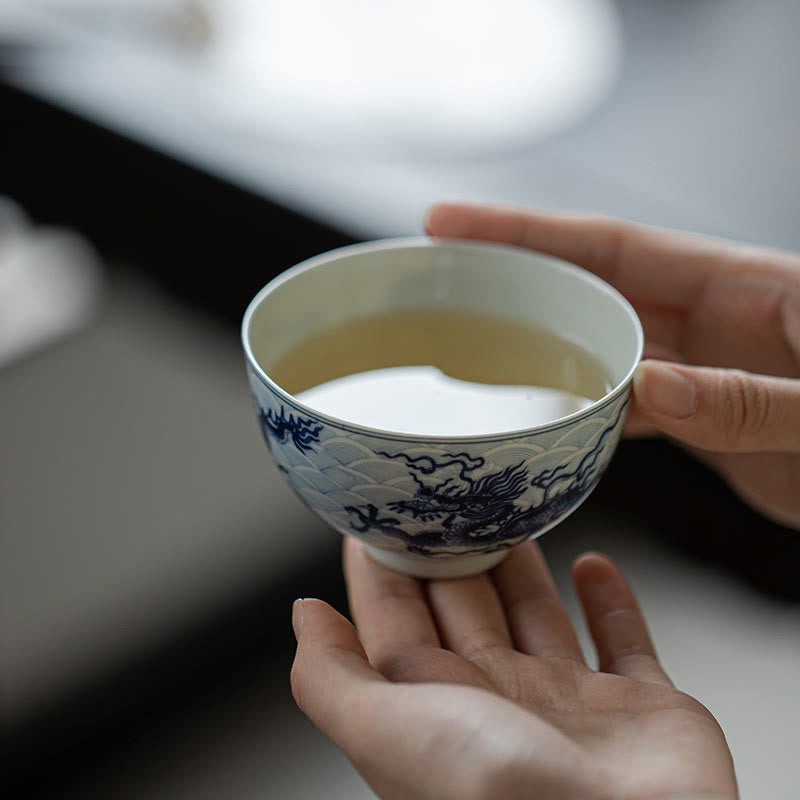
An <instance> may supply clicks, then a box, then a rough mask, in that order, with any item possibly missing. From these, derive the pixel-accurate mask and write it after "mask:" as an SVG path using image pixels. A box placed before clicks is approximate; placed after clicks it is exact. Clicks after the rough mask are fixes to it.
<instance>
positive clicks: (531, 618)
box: [292, 541, 736, 800]
mask: <svg viewBox="0 0 800 800" xmlns="http://www.w3.org/2000/svg"><path fill="white" fill-rule="evenodd" d="M345 574H346V578H347V585H348V590H349V596H350V606H351V610H352V612H353V617H354V620H355V622H356V624H357V626H358V636H356V631H355V630H354V629H353V628H352V626H350V625H349V623H347V622H346V621H345V620H344V619H342V618H341V617H339V616H338V615H336V614H335V612H333V611H332V610H331V609H330V608H328V607H327V606H325V605H324V604H322V603H319V602H318V601H317V602H314V603H311V604H309V602H308V601H304V606H305V607H306V608H307V609H308V610H309V611H313V615H312V622H311V623H310V624H311V629H310V630H309V627H308V625H309V623H304V627H303V628H302V635H301V637H300V639H299V646H298V653H297V657H296V659H295V665H294V668H293V674H292V678H293V680H292V683H293V688H294V691H295V696H296V697H297V699H298V703H299V704H300V706H301V708H303V710H304V711H306V713H307V714H308V715H309V716H310V717H311V718H312V720H314V722H316V723H317V725H319V727H321V728H322V730H323V731H325V732H326V733H327V734H328V735H329V736H330V737H331V738H332V739H333V740H334V741H335V742H336V743H337V744H338V745H339V746H340V747H341V748H342V749H343V750H344V752H345V753H346V754H347V755H348V756H349V757H350V758H351V760H352V761H353V762H354V764H355V765H356V766H357V767H358V769H359V770H360V771H361V773H362V774H363V775H364V777H365V778H366V779H367V780H368V782H369V783H370V784H371V785H372V786H373V787H374V788H375V789H376V791H377V792H378V793H379V795H380V797H382V798H384V800H394V798H407V797H415V798H420V800H422V799H424V798H447V797H458V798H459V800H484V798H495V797H507V798H514V797H527V796H536V797H537V798H539V800H550V799H551V798H552V800H556V798H558V800H571V798H576V800H577V798H580V800H612V798H613V800H634V799H635V800H648V799H649V798H653V799H655V798H658V797H668V796H670V794H675V795H677V796H689V795H692V794H704V793H705V794H708V795H710V796H714V797H724V798H734V797H735V796H736V786H735V779H734V777H733V768H732V764H731V759H730V755H729V753H728V749H727V746H726V744H725V739H724V736H723V734H722V731H721V730H720V728H719V726H718V725H717V723H716V722H715V720H714V718H713V717H712V716H711V715H710V714H709V712H708V711H707V710H706V709H705V708H704V707H703V706H702V705H701V704H700V703H698V702H697V701H695V700H693V699H692V698H690V697H689V696H687V695H685V694H683V693H682V692H679V691H678V690H676V689H675V688H674V687H673V686H672V684H671V682H670V680H669V678H668V677H667V676H666V674H665V673H664V671H663V670H662V669H661V667H660V665H659V664H658V661H657V660H656V657H655V653H654V651H653V647H652V644H651V642H650V638H649V635H648V633H647V628H646V626H645V623H644V620H643V618H642V616H641V613H640V611H639V609H638V606H637V604H636V601H635V598H634V597H633V595H632V593H631V591H630V589H629V588H628V586H627V584H626V583H625V581H624V578H623V577H622V575H621V574H620V573H619V571H618V570H617V569H616V568H615V567H614V566H613V565H612V564H611V563H610V562H609V561H608V560H607V559H605V558H603V557H601V556H597V555H593V556H586V557H584V558H583V559H580V560H579V561H578V562H577V564H576V567H575V582H576V587H577V589H578V593H579V595H580V599H581V603H582V605H583V608H584V611H585V612H586V619H587V622H588V624H589V629H590V632H591V634H592V638H593V639H594V641H595V644H596V646H597V653H598V661H599V665H600V670H601V671H595V670H592V669H590V668H589V667H587V666H586V664H585V663H584V661H583V654H582V652H581V649H580V646H579V645H578V642H577V639H576V637H575V632H574V629H573V627H572V624H571V622H570V620H569V618H568V616H567V615H566V612H565V611H564V608H563V606H562V605H561V603H560V600H559V598H558V594H557V592H556V590H555V586H554V585H553V582H552V578H551V577H550V574H549V571H548V569H547V566H546V564H545V562H544V559H543V557H542V555H541V551H540V550H539V548H538V547H537V545H536V544H534V543H533V542H526V543H524V544H522V545H519V546H517V547H516V548H514V550H513V551H512V552H511V553H510V554H509V556H508V557H507V558H506V559H505V561H503V562H502V563H501V564H500V566H499V567H497V568H496V569H495V570H494V571H493V572H492V573H491V575H481V576H477V577H474V578H464V579H459V580H450V581H430V582H427V583H425V584H423V583H421V582H419V581H416V580H414V579H413V578H409V577H407V576H402V575H398V574H395V573H393V572H390V571H389V570H387V569H386V568H384V567H381V566H379V565H377V564H375V563H373V562H372V561H371V560H370V559H369V557H368V556H367V555H366V551H365V550H364V549H363V547H361V546H360V545H357V544H355V543H354V542H352V541H348V542H347V545H346V548H345ZM340 698H344V699H340Z"/></svg>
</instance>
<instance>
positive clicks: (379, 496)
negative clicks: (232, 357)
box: [242, 239, 644, 578]
mask: <svg viewBox="0 0 800 800" xmlns="http://www.w3.org/2000/svg"><path fill="white" fill-rule="evenodd" d="M437 307H441V308H446V309H459V310H465V311H479V312H491V313H494V314H499V315H502V316H504V317H507V318H511V319H516V320H521V321H523V322H526V321H527V322H532V323H535V324H537V325H539V326H543V327H545V328H548V329H550V330H551V331H554V332H555V333H557V334H559V335H561V336H562V337H564V338H567V339H570V340H572V341H574V342H577V343H578V344H580V345H581V346H582V347H583V348H584V349H585V350H588V351H589V352H590V353H591V354H593V356H594V357H595V358H596V359H598V360H599V361H600V362H601V363H602V364H603V365H604V367H605V369H606V371H607V374H608V375H609V377H610V384H611V388H610V389H609V391H608V392H607V393H606V394H605V395H604V396H603V397H602V398H600V399H599V400H597V401H595V402H592V403H591V405H589V406H587V407H586V408H584V409H582V410H580V411H577V412H575V413H572V414H570V415H568V416H566V417H563V418H561V419H557V420H553V421H551V422H548V423H546V424H538V425H533V426H531V427H529V428H525V429H522V430H514V431H510V432H509V431H505V432H502V433H496V434H488V435H487V434H484V435H476V436H431V435H424V436H423V435H414V434H405V433H393V432H391V431H388V430H379V429H377V428H370V427H366V426H364V425H359V424H358V423H357V422H353V421H349V420H346V419H339V418H336V417H333V416H330V415H327V414H325V413H321V412H320V411H318V410H316V409H314V408H312V407H310V406H309V405H307V404H306V403H304V402H302V401H301V400H298V398H296V397H294V396H292V395H291V394H289V393H288V392H286V391H284V390H283V389H282V388H281V387H280V386H278V384H277V383H275V381H273V380H272V378H271V377H270V369H271V368H272V367H273V366H274V365H275V364H276V363H277V362H278V361H279V360H280V358H281V356H282V355H284V354H285V353H286V352H287V350H289V348H291V347H292V346H293V345H295V344H297V343H298V342H299V341H301V340H303V339H305V338H307V337H308V336H310V335H311V334H314V333H316V332H318V331H320V330H324V329H326V328H329V327H330V326H333V325H336V324H338V323H343V322H346V321H348V320H352V319H355V318H358V317H361V316H366V315H372V314H377V313H382V312H391V311H401V310H412V309H431V308H434V309H435V308H437ZM242 342H243V345H244V351H245V354H246V358H247V370H248V377H249V381H250V387H251V390H252V394H253V400H254V403H255V408H256V413H257V415H258V420H259V423H260V425H261V429H262V432H263V434H264V438H265V440H266V442H267V446H268V448H269V451H270V453H271V454H272V458H273V459H274V461H275V463H276V465H277V467H278V469H279V470H280V472H281V473H282V474H283V476H284V478H285V479H286V481H287V482H288V484H289V485H290V486H291V488H292V489H293V490H294V491H295V492H296V494H297V495H298V496H299V497H300V498H301V499H302V500H303V502H304V503H305V504H306V505H307V506H308V507H309V508H310V509H311V510H312V511H313V512H314V513H316V514H317V515H318V516H319V517H321V518H322V519H323V520H324V521H325V522H327V523H328V524H329V525H330V526H331V527H332V528H334V529H335V530H337V531H339V533H341V534H344V535H345V536H353V537H355V538H357V539H360V540H361V541H363V542H364V543H365V544H366V545H367V548H368V550H369V552H370V554H371V555H372V557H373V558H374V559H375V560H376V561H378V562H380V563H382V564H385V565H386V566H388V567H390V568H392V569H394V570H396V571H399V572H403V573H406V574H409V575H415V576H417V577H422V578H434V577H435V578H453V577H461V576H465V575H472V574H476V573H479V572H483V571H484V570H487V569H490V568H491V567H493V566H495V565H496V564H498V563H499V562H500V561H501V560H502V559H503V557H504V556H505V555H506V553H507V552H508V550H509V548H511V547H513V546H514V545H515V544H518V543H519V542H522V541H524V540H525V539H528V538H532V537H537V536H540V535H541V534H542V533H544V532H545V531H547V530H549V529H550V528H552V527H553V526H554V525H556V524H558V523H559V522H560V521H561V520H562V519H564V518H565V517H566V516H567V515H569V514H570V513H571V512H572V511H574V510H575V509H576V508H577V507H578V506H579V505H580V504H581V503H582V502H583V501H584V500H585V499H586V497H587V496H588V495H589V494H590V492H591V491H592V489H593V488H594V487H595V486H596V484H597V482H598V480H599V479H600V476H601V475H602V473H603V471H604V470H605V468H606V466H607V465H608V463H609V461H610V459H611V457H612V455H613V453H614V450H615V449H616V446H617V443H618V442H619V439H620V436H621V433H622V429H623V426H624V423H625V417H626V414H627V410H628V405H629V397H630V384H631V379H632V376H633V371H634V368H635V366H636V364H637V363H638V362H639V360H640V358H641V355H642V350H643V346H644V335H643V333H642V327H641V324H640V322H639V319H638V318H637V316H636V313H635V312H634V310H633V308H632V307H631V306H630V304H629V303H628V302H627V301H626V300H625V298H624V297H622V295H620V294H619V293H618V292H617V291H616V290H614V289H613V288H612V287H610V286H609V285H608V284H606V283H605V282H603V281H602V280H600V279H599V278H597V277H596V276H594V275H592V274H591V273H589V272H587V271H585V270H583V269H580V268H579V267H577V266H575V265H572V264H568V263H566V262H564V261H562V260H560V259H556V258H553V257H550V256H546V255H543V254H539V253H534V252H531V251H529V250H524V249H520V248H516V247H510V246H505V245H497V244H489V243H482V242H466V241H454V240H430V239H394V240H385V241H377V242H368V243H366V244H358V245H353V246H350V247H344V248H342V249H339V250H334V251H331V252H328V253H324V254H322V255H320V256H317V257H315V258H311V259H309V260H308V261H305V262H303V263H302V264H299V265H297V266H295V267H293V268H291V269H289V270H287V271H286V272H284V273H283V274H281V275H279V276H278V277H277V278H275V279H274V280H273V281H272V282H270V283H269V284H268V285H267V286H265V287H264V288H263V289H262V290H261V291H260V292H259V293H258V295H257V296H256V297H255V298H254V299H253V301H252V303H251V304H250V306H249V307H248V309H247V312H246V313H245V316H244V320H243V323H242ZM254 342H257V343H258V345H257V347H255V348H254ZM254 352H257V353H258V358H256V356H255V355H254ZM501 422H502V421H501V420H498V425H497V429H498V431H502V430H504V428H503V425H502V424H501ZM445 486H446V487H447V488H446V489H444V488H443V487H445Z"/></svg>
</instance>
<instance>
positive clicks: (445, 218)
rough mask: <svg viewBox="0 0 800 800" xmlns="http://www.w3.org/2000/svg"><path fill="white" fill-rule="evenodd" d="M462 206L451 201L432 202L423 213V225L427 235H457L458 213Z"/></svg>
mask: <svg viewBox="0 0 800 800" xmlns="http://www.w3.org/2000/svg"><path fill="white" fill-rule="evenodd" d="M461 208H462V206H461V205H460V204H457V203H453V202H438V203H434V204H433V205H432V206H431V207H430V208H429V209H428V211H427V212H426V213H425V219H424V220H423V223H422V224H423V227H424V229H425V232H426V233H427V234H428V235H429V236H439V237H447V236H450V237H452V236H457V235H458V230H459V225H458V214H459V210H460V209H461Z"/></svg>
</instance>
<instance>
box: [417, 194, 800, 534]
mask: <svg viewBox="0 0 800 800" xmlns="http://www.w3.org/2000/svg"><path fill="white" fill-rule="evenodd" d="M426 229H427V231H428V233H430V234H431V235H432V236H435V237H442V238H460V239H482V240H487V241H494V242H502V243H506V244H512V245H517V246H520V247H525V248H529V249H532V250H537V251H540V252H543V253H548V254H550V255H554V256H558V257H560V258H563V259H565V260H567V261H571V262H573V263H575V264H578V265H579V266H581V267H584V268H585V269H588V270H590V271H592V272H594V273H596V274H597V275H598V276H600V277H601V278H603V279H604V280H606V281H608V282H609V283H611V284H612V285H613V286H615V287H616V288H617V289H618V290H619V291H620V292H621V293H622V294H624V295H625V296H626V297H627V298H628V299H629V300H630V301H631V303H632V304H633V306H634V307H635V309H636V311H637V313H638V314H639V317H640V319H641V321H642V325H643V327H644V331H645V337H646V340H647V350H646V356H649V359H648V360H646V361H644V362H643V363H642V364H641V365H640V366H639V367H638V369H637V372H636V375H635V378H634V386H633V389H634V398H635V405H634V409H633V411H632V413H631V416H630V421H629V424H628V433H629V434H632V435H655V434H663V435H666V436H669V437H671V438H673V439H674V440H676V441H677V442H679V443H680V444H682V445H683V446H685V447H687V448H688V449H689V450H691V451H692V452H693V453H694V454H695V455H696V456H697V457H699V458H700V459H702V460H703V461H705V462H706V463H708V464H709V465H710V466H712V467H713V468H714V469H716V470H718V471H719V472H720V474H721V475H722V476H723V477H724V478H725V479H726V480H727V481H728V483H729V484H730V486H731V487H732V488H733V489H734V491H736V492H737V493H738V494H739V495H740V496H741V497H742V498H743V499H744V500H745V501H746V502H748V503H750V504H751V505H752V506H753V507H754V508H756V509H757V510H759V511H760V512H762V513H763V514H764V515H766V516H768V517H770V518H771V519H773V520H775V521H776V522H779V523H782V524H784V525H788V526H791V527H796V528H800V257H798V256H797V255H793V254H791V253H784V252H781V251H777V250H771V249H767V248H757V247H750V246H745V245H739V244H734V243H730V242H724V241H719V240H716V239H711V238H708V237H701V236H694V235H689V234H684V233H677V232H673V231H666V230H658V229H654V228H645V227H642V226H637V225H633V224H631V223H628V222H624V221H621V220H617V219H609V218H603V217H594V216H585V215H566V214H550V213H539V212H535V211H529V210H526V209H518V208H509V207H502V206H475V205H464V204H441V205H437V206H434V207H433V208H432V209H431V211H430V212H429V213H428V216H427V218H426ZM665 372H666V374H667V376H669V373H670V372H672V373H676V374H677V375H679V376H681V377H682V378H683V379H684V380H685V381H686V382H687V383H688V385H689V394H690V395H691V400H692V403H691V408H690V409H689V410H688V411H687V413H683V414H678V415H676V414H674V413H665V412H664V409H659V408H658V407H657V401H658V399H659V397H663V396H664V394H665V393H668V391H669V390H668V389H665V388H664V385H663V381H662V380H661V379H662V378H663V377H664V375H665Z"/></svg>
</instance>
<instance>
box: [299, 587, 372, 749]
mask: <svg viewBox="0 0 800 800" xmlns="http://www.w3.org/2000/svg"><path fill="white" fill-rule="evenodd" d="M292 626H293V627H294V631H295V635H296V636H297V653H296V654H295V659H294V664H293V665H292V674H291V682H292V694H293V695H294V698H295V700H296V701H297V705H298V706H299V707H300V709H301V710H302V711H303V713H304V714H306V716H307V717H308V718H309V719H310V720H311V721H312V722H313V723H314V724H315V725H316V726H317V727H318V728H319V729H320V730H321V731H322V732H323V733H325V734H326V735H327V736H328V737H329V738H330V739H332V740H333V741H334V742H335V743H336V744H337V745H339V746H340V747H341V748H342V749H346V746H347V744H348V743H349V742H350V740H351V739H352V738H353V736H354V735H356V734H357V731H355V730H354V721H355V719H354V718H355V716H357V715H354V714H353V713H352V711H353V709H352V699H353V697H354V696H356V695H357V694H359V693H361V692H363V690H364V688H365V687H366V686H367V685H368V684H370V683H382V682H384V678H383V677H382V676H381V675H380V674H379V673H378V672H376V671H375V670H374V669H373V668H372V667H371V666H370V664H369V661H368V660H367V656H366V654H365V653H364V648H363V647H362V646H361V642H360V641H359V639H358V634H357V633H356V631H355V628H353V626H352V625H351V624H350V623H349V622H348V621H347V620H346V619H345V618H344V617H343V616H342V615H341V614H339V613H338V612H337V611H335V610H334V609H332V608H331V607H330V606H329V605H328V604H327V603H324V602H323V601H322V600H296V601H295V603H294V606H293V607H292Z"/></svg>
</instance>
